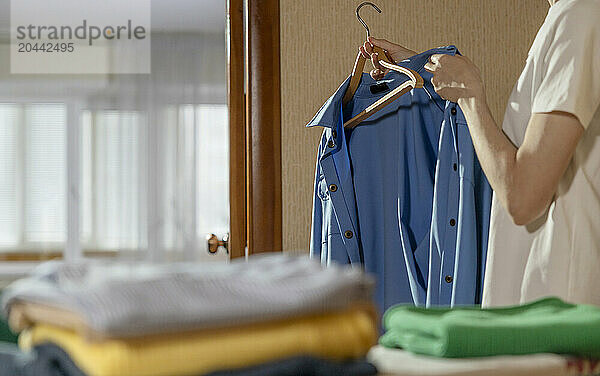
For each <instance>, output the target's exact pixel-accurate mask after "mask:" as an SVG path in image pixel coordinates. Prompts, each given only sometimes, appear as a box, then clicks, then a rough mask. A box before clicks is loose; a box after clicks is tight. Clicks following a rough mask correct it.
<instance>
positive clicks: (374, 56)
mask: <svg viewBox="0 0 600 376" xmlns="http://www.w3.org/2000/svg"><path fill="white" fill-rule="evenodd" d="M371 63H372V64H373V67H374V68H375V69H379V70H381V71H384V70H385V67H384V66H383V65H381V63H380V62H379V54H378V53H377V52H375V53H372V54H371Z"/></svg>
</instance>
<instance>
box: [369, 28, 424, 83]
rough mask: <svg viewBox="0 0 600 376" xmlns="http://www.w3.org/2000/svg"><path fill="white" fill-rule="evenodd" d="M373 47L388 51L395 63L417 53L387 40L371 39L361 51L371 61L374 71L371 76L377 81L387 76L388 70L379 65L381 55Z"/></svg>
mask: <svg viewBox="0 0 600 376" xmlns="http://www.w3.org/2000/svg"><path fill="white" fill-rule="evenodd" d="M373 46H377V47H381V48H382V49H383V50H385V51H387V53H388V55H389V56H390V57H391V58H392V59H393V60H394V62H398V61H402V60H404V59H406V58H409V57H411V56H413V55H416V52H414V51H411V50H409V49H408V48H405V47H402V46H401V45H399V44H395V43H392V42H390V41H387V40H385V39H377V38H373V37H369V38H368V39H367V41H366V42H365V43H364V44H363V45H362V46H360V48H359V49H360V53H361V54H362V55H363V56H364V57H365V58H366V59H371V63H372V64H373V70H371V72H370V74H371V77H373V79H375V80H380V79H382V78H383V76H385V74H386V73H387V72H388V69H387V68H385V67H383V65H381V64H380V63H379V55H378V54H377V53H376V52H375V53H374V52H373Z"/></svg>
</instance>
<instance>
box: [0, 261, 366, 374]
mask: <svg viewBox="0 0 600 376" xmlns="http://www.w3.org/2000/svg"><path fill="white" fill-rule="evenodd" d="M372 288H373V283H372V281H371V280H370V279H369V278H368V277H367V276H365V275H364V274H363V273H362V272H361V271H359V270H355V269H350V268H345V267H344V268H343V267H335V266H334V267H330V268H327V269H325V268H322V267H321V266H320V265H319V263H316V262H313V261H312V260H309V259H308V258H305V257H290V256H284V255H278V256H261V257H253V258H251V259H250V260H249V261H248V262H244V261H233V262H231V263H230V264H218V265H217V264H202V265H191V264H169V265H154V264H153V265H146V264H139V263H136V264H133V263H131V264H123V263H120V264H113V263H106V262H97V261H96V262H90V261H88V262H84V263H75V264H73V263H69V264H66V263H59V262H51V263H46V264H44V265H41V266H40V267H39V268H38V269H37V270H36V271H35V272H34V273H32V275H31V276H29V277H28V278H26V279H23V280H20V281H17V282H15V283H14V284H12V285H11V286H9V287H8V288H7V289H6V290H5V292H4V294H3V302H2V303H3V307H4V311H5V313H6V314H7V315H8V318H9V323H10V325H11V327H12V328H13V329H14V330H17V331H21V335H20V338H19V345H20V347H21V348H22V349H25V350H28V351H30V352H31V353H33V354H36V353H42V354H43V353H44V352H45V353H48V352H49V351H50V350H49V349H51V350H52V351H50V353H51V354H54V355H55V354H57V351H55V349H59V350H60V351H62V353H63V354H65V356H63V357H62V358H61V359H62V360H63V361H65V359H64V358H65V357H66V358H67V360H66V361H67V363H65V364H68V362H69V361H71V362H72V364H73V365H74V367H71V368H74V369H77V370H79V371H80V372H81V373H80V374H77V373H71V374H72V375H73V376H75V375H77V376H80V375H88V376H126V375H135V376H162V375H181V376H185V375H193V376H196V375H205V374H209V373H211V372H224V371H228V372H237V371H239V372H245V373H240V374H249V375H250V374H252V373H251V372H257V371H256V369H255V368H253V367H261V366H263V367H270V368H265V369H273V367H276V368H277V367H279V368H277V369H282V367H283V368H285V364H286V363H285V362H286V361H287V362H292V361H293V362H295V363H293V364H296V365H298V364H303V365H304V366H305V367H306V372H305V373H302V374H307V375H313V374H314V375H319V374H320V373H319V372H320V371H319V370H324V369H331V367H334V368H336V367H338V368H336V369H341V368H339V367H343V368H344V369H345V370H346V371H347V372H346V371H344V372H342V373H348V374H354V375H357V376H358V375H369V374H374V373H375V369H374V368H373V367H372V366H370V365H369V364H368V363H364V362H363V363H361V362H360V361H356V360H359V359H361V358H362V357H364V356H365V354H366V353H367V351H368V350H369V348H370V347H371V346H372V345H373V344H374V342H375V341H376V336H377V325H376V315H375V312H374V308H373V305H372V302H371V294H372ZM46 358H49V357H46ZM53 359H54V363H55V364H56V363H57V361H56V356H54V358H53ZM309 359H312V360H311V361H309ZM349 361H350V362H349ZM281 362H284V363H281ZM58 363H60V362H58ZM328 367H329V368H328ZM64 368H69V367H64ZM265 369H263V371H264V370H265ZM258 372H259V373H258V374H260V372H262V371H258ZM71 374H68V373H67V374H66V375H69V376H70V375H71ZM230 374H234V373H230ZM255 374H256V373H255ZM264 374H268V373H264ZM325 374H326V373H325ZM290 375H292V374H290Z"/></svg>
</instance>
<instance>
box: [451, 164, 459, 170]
mask: <svg viewBox="0 0 600 376" xmlns="http://www.w3.org/2000/svg"><path fill="white" fill-rule="evenodd" d="M452 169H454V171H456V170H458V165H457V164H456V163H455V164H453V165H452Z"/></svg>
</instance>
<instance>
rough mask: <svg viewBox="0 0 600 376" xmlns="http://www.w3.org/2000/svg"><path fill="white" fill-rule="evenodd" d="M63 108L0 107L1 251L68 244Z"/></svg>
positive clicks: (39, 105)
mask: <svg viewBox="0 0 600 376" xmlns="http://www.w3.org/2000/svg"><path fill="white" fill-rule="evenodd" d="M65 135H66V111H65V106H64V104H52V103H46V104H27V105H17V104H0V247H2V248H3V249H11V250H17V251H23V250H28V249H33V248H40V247H44V248H51V247H56V246H58V245H59V244H62V243H64V242H65V240H66V205H65V200H66V137H65Z"/></svg>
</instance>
